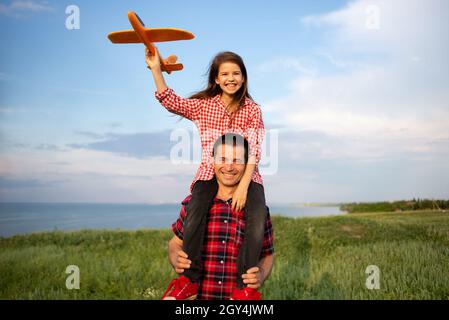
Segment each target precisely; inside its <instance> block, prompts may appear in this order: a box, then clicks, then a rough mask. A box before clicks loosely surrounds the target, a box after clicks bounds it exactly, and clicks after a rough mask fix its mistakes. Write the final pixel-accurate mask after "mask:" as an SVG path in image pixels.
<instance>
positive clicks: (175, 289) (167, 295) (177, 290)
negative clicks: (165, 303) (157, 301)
mask: <svg viewBox="0 0 449 320" xmlns="http://www.w3.org/2000/svg"><path fill="white" fill-rule="evenodd" d="M197 293H198V284H196V283H193V282H191V281H190V279H189V278H187V277H185V276H180V277H179V278H178V279H173V280H172V281H171V282H170V284H169V285H168V288H167V290H165V292H164V294H163V296H162V299H161V300H195V299H196V296H197Z"/></svg>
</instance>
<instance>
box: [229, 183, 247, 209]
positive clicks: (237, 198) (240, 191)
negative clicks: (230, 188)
mask: <svg viewBox="0 0 449 320" xmlns="http://www.w3.org/2000/svg"><path fill="white" fill-rule="evenodd" d="M247 195H248V189H247V188H245V187H244V186H242V185H241V184H239V185H238V187H237V189H236V190H235V191H234V194H233V195H232V209H234V210H236V211H241V210H243V208H244V207H245V204H246V197H247Z"/></svg>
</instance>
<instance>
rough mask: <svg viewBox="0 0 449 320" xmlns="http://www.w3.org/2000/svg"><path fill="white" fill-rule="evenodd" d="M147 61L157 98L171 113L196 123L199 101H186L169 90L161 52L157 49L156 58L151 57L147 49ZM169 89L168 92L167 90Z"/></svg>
mask: <svg viewBox="0 0 449 320" xmlns="http://www.w3.org/2000/svg"><path fill="white" fill-rule="evenodd" d="M145 52H146V55H145V60H146V62H147V64H148V67H149V68H150V69H151V73H152V74H153V79H154V83H155V84H156V89H157V92H156V98H157V99H158V100H159V102H160V103H161V104H162V106H163V107H164V108H166V109H167V110H168V111H169V112H171V113H174V114H178V115H180V116H182V117H184V118H186V119H189V120H192V121H195V120H196V119H197V118H198V114H199V111H200V108H201V106H200V100H199V99H185V98H182V97H180V96H178V95H176V94H175V92H174V91H173V90H172V89H170V88H168V86H167V84H166V83H165V79H164V76H163V75H162V70H161V62H160V60H159V52H158V51H157V49H156V54H155V55H154V56H151V55H150V51H149V50H148V48H146V51H145ZM167 89H168V90H167Z"/></svg>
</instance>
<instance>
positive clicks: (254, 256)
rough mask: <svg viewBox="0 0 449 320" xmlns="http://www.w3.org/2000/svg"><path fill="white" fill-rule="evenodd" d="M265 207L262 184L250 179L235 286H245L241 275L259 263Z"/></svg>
mask: <svg viewBox="0 0 449 320" xmlns="http://www.w3.org/2000/svg"><path fill="white" fill-rule="evenodd" d="M266 215H267V208H266V204H265V192H264V189H263V186H262V185H260V184H258V183H256V182H254V181H251V183H250V185H249V188H248V196H247V199H246V205H245V220H246V223H245V236H244V238H243V243H242V247H241V248H240V251H239V255H238V257H237V288H239V289H242V288H244V287H246V284H244V283H243V279H242V275H243V274H244V273H246V271H247V270H248V269H250V268H252V267H255V266H257V264H258V263H259V256H260V252H261V251H262V245H263V237H264V230H265V219H266Z"/></svg>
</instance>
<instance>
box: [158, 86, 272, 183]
mask: <svg viewBox="0 0 449 320" xmlns="http://www.w3.org/2000/svg"><path fill="white" fill-rule="evenodd" d="M155 96H156V99H158V100H159V102H160V103H161V104H162V106H164V107H165V108H166V109H167V110H168V111H169V112H172V113H175V114H178V115H180V116H182V117H184V118H187V119H189V120H191V121H193V122H194V123H195V125H196V126H197V128H198V130H199V132H200V139H201V147H202V153H201V164H200V167H199V168H198V171H197V172H196V175H195V178H194V180H193V182H192V184H191V185H190V190H192V188H193V185H194V184H195V182H196V181H197V180H210V179H212V178H213V177H214V168H213V163H212V161H211V156H212V149H213V145H214V143H215V141H216V140H217V139H218V138H219V137H221V136H222V135H224V134H225V133H228V132H233V133H238V134H240V135H242V136H244V137H245V138H246V139H247V140H248V143H249V145H250V153H249V155H250V156H251V155H253V156H255V158H256V168H255V170H254V173H253V176H252V180H253V181H254V182H257V183H259V184H261V185H263V181H262V177H261V175H260V173H259V169H258V166H257V165H258V163H259V161H260V157H261V145H262V141H263V138H264V135H265V128H264V124H263V121H262V113H261V110H260V108H259V106H258V105H257V104H256V103H255V102H254V101H252V100H251V99H248V98H246V99H245V103H244V104H243V105H242V106H241V107H240V110H239V111H238V112H237V113H236V114H235V115H234V116H233V117H232V118H231V117H230V116H229V114H228V112H227V111H226V108H225V105H224V104H223V102H222V101H221V99H220V95H219V94H218V95H216V96H215V97H212V98H206V99H186V98H182V97H180V96H178V95H176V93H175V92H174V91H173V89H171V88H167V89H165V90H164V91H162V92H159V93H158V92H156V93H155Z"/></svg>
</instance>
